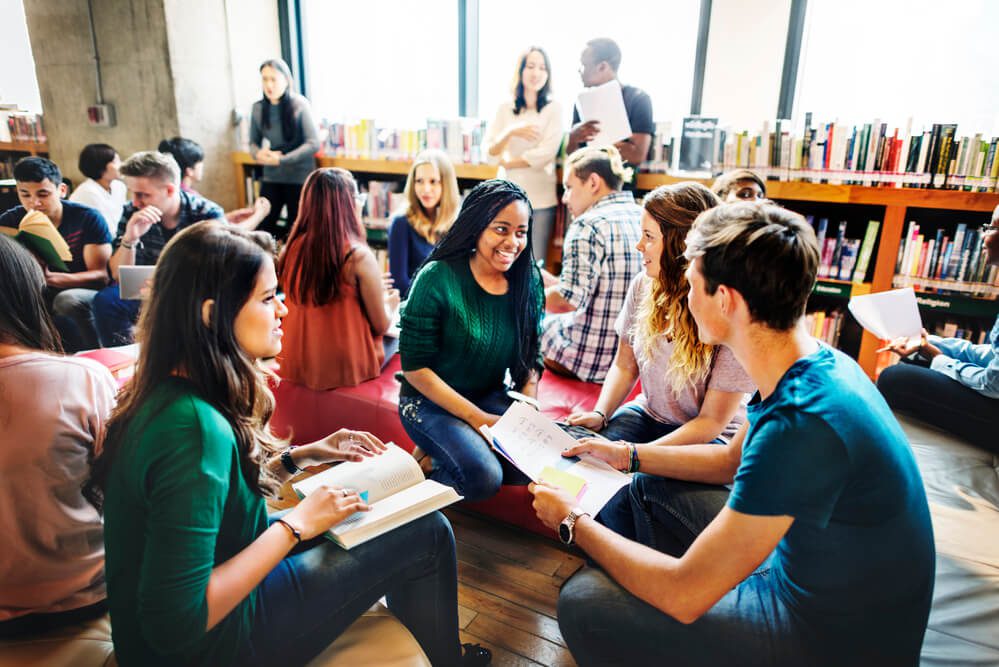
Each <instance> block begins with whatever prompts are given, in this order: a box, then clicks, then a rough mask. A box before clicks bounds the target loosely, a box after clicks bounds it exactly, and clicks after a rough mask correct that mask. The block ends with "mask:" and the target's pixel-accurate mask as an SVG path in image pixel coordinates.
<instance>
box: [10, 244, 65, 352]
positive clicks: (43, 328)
mask: <svg viewBox="0 0 999 667" xmlns="http://www.w3.org/2000/svg"><path fill="white" fill-rule="evenodd" d="M0 285H3V289H0V343H7V344H8V345H20V346H21V347H26V348H29V349H32V350H40V351H42V352H62V345H61V344H60V342H59V334H58V332H57V331H56V328H55V326H54V325H53V324H52V319H51V318H50V317H49V312H48V309H47V308H46V307H45V293H44V290H45V275H44V274H43V273H42V267H41V266H39V265H38V261H37V260H36V259H35V258H34V257H32V256H31V253H30V252H28V251H27V250H25V249H24V248H23V247H22V246H21V245H20V244H19V243H18V242H17V241H15V240H14V239H12V238H10V237H8V236H7V235H6V234H0Z"/></svg>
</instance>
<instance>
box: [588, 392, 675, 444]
mask: <svg viewBox="0 0 999 667" xmlns="http://www.w3.org/2000/svg"><path fill="white" fill-rule="evenodd" d="M678 428H680V426H679V425H678V424H664V423H662V422H661V421H659V420H657V419H653V418H652V416H651V415H649V413H647V412H646V411H645V410H643V409H642V408H641V407H639V405H638V404H637V403H635V402H634V401H632V402H631V403H626V404H625V405H622V406H621V407H620V408H618V409H617V411H615V412H614V414H612V415H611V418H610V419H609V420H608V421H607V426H606V427H605V428H604V430H602V431H600V435H602V436H603V437H605V438H607V439H608V440H624V441H625V442H652V441H653V440H656V439H658V438H661V437H663V436H664V435H668V434H670V433H672V432H673V431H675V430H676V429H678Z"/></svg>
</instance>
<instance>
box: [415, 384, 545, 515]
mask: <svg viewBox="0 0 999 667" xmlns="http://www.w3.org/2000/svg"><path fill="white" fill-rule="evenodd" d="M472 402H473V403H475V405H477V406H478V407H479V408H481V409H482V410H485V411H486V412H489V413H492V414H496V415H501V414H503V413H504V412H506V409H507V408H508V407H510V404H511V403H512V402H513V401H512V399H510V398H509V397H508V396H507V395H506V391H504V390H497V391H494V392H491V393H489V394H486V395H485V396H484V397H482V398H481V399H479V400H476V401H472ZM399 416H400V418H401V419H402V426H403V428H404V429H406V433H407V434H408V435H409V437H410V438H411V439H412V440H413V442H414V443H416V444H417V445H418V446H419V447H420V448H421V449H422V450H423V451H425V452H426V453H427V454H428V455H429V456H430V458H431V460H433V462H434V470H433V472H432V473H430V475H428V477H429V479H432V480H434V481H437V482H440V483H441V484H446V485H448V486H452V487H454V489H455V490H456V491H457V492H458V493H459V494H461V495H462V496H464V497H465V500H469V501H473V502H475V501H479V500H485V499H487V498H491V497H493V496H495V495H496V493H497V492H499V490H500V486H501V485H503V484H528V483H530V481H531V480H529V479H528V478H527V477H526V476H525V475H524V473H522V472H520V471H519V470H517V469H516V468H515V467H514V466H513V465H511V464H510V462H509V461H507V460H506V459H503V458H502V457H500V456H499V455H498V454H496V453H494V452H493V450H492V448H491V447H490V446H489V445H488V444H487V443H486V440H485V438H483V437H482V435H481V434H480V433H479V432H478V431H476V430H475V429H473V428H472V427H471V426H469V425H468V424H467V423H465V422H464V421H462V420H460V419H458V418H457V417H455V416H454V415H452V414H451V413H450V412H448V411H447V410H445V409H443V408H441V407H440V406H438V405H437V404H435V403H433V402H432V401H430V400H429V399H427V398H426V397H424V396H400V397H399Z"/></svg>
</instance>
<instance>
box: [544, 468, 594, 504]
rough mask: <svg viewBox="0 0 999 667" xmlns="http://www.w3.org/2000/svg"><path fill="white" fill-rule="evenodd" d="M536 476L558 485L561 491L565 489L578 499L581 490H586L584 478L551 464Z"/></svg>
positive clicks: (581, 493)
mask: <svg viewBox="0 0 999 667" xmlns="http://www.w3.org/2000/svg"><path fill="white" fill-rule="evenodd" d="M538 477H539V479H541V480H543V481H545V482H548V483H549V484H553V485H555V486H557V487H559V488H560V489H562V490H563V491H567V492H568V493H569V495H570V496H572V497H573V498H575V499H576V500H579V498H580V497H581V496H582V495H583V491H585V490H586V480H585V479H583V478H582V477H578V476H577V475H573V474H571V473H568V472H565V471H563V470H559V469H558V468H553V467H551V466H545V467H544V468H543V469H542V470H541V475H539V476H538Z"/></svg>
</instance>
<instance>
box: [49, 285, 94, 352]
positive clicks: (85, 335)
mask: <svg viewBox="0 0 999 667" xmlns="http://www.w3.org/2000/svg"><path fill="white" fill-rule="evenodd" d="M96 296H97V290H93V289H85V288H82V287H76V288H71V289H64V290H62V291H60V292H57V293H55V294H54V295H53V296H52V315H53V316H54V317H55V319H56V323H57V325H58V324H59V323H60V322H61V321H65V320H69V321H70V322H72V325H73V327H72V328H73V332H74V335H75V336H76V337H77V338H78V340H77V341H74V343H73V344H72V345H71V346H72V347H76V349H73V350H70V349H68V348H69V347H71V346H66V345H65V344H66V339H67V337H66V336H63V344H64V346H66V347H67V350H66V351H67V352H78V351H79V350H92V349H94V348H96V347H100V341H99V340H98V338H97V328H96V325H95V324H94V312H93V303H94V298H95V297H96ZM60 331H62V327H61V326H60Z"/></svg>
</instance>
